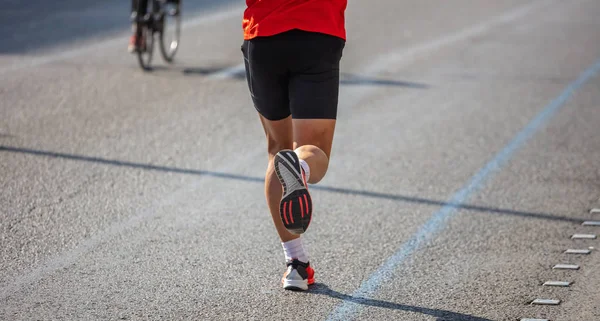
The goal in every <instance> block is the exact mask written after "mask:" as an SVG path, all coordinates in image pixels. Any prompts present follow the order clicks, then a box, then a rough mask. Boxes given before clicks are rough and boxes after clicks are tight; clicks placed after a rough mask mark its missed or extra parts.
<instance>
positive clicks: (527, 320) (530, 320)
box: [521, 319, 550, 321]
mask: <svg viewBox="0 0 600 321" xmlns="http://www.w3.org/2000/svg"><path fill="white" fill-rule="evenodd" d="M521 321H550V320H548V319H521Z"/></svg>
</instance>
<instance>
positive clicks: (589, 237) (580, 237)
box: [571, 234, 596, 240]
mask: <svg viewBox="0 0 600 321" xmlns="http://www.w3.org/2000/svg"><path fill="white" fill-rule="evenodd" d="M571 239H573V240H594V239H596V234H573V236H571Z"/></svg>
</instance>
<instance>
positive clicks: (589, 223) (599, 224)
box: [581, 221, 600, 226]
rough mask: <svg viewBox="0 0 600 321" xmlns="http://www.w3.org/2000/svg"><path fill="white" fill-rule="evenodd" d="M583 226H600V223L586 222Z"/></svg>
mask: <svg viewBox="0 0 600 321" xmlns="http://www.w3.org/2000/svg"><path fill="white" fill-rule="evenodd" d="M581 225H583V226H600V221H585V222H583V223H582V224H581Z"/></svg>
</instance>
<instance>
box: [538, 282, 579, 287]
mask: <svg viewBox="0 0 600 321" xmlns="http://www.w3.org/2000/svg"><path fill="white" fill-rule="evenodd" d="M572 283H573V282H567V281H546V282H544V285H545V286H562V287H565V286H570V285H571V284H572Z"/></svg>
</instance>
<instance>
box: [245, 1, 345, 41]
mask: <svg viewBox="0 0 600 321" xmlns="http://www.w3.org/2000/svg"><path fill="white" fill-rule="evenodd" d="M347 4H348V0H246V5H247V6H248V7H247V9H246V11H245V12H244V21H243V23H242V27H243V28H244V39H245V40H250V39H252V38H255V37H263V36H272V35H276V34H278V33H282V32H285V31H289V30H292V29H300V30H304V31H311V32H320V33H324V34H328V35H332V36H336V37H340V38H342V39H344V40H346V28H345V24H344V11H345V10H346V6H347Z"/></svg>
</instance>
